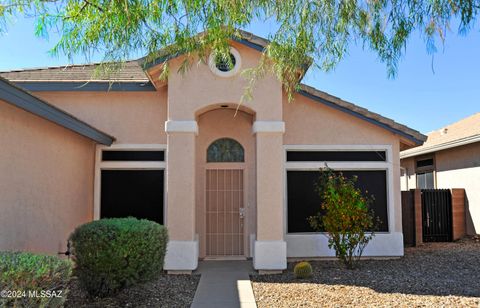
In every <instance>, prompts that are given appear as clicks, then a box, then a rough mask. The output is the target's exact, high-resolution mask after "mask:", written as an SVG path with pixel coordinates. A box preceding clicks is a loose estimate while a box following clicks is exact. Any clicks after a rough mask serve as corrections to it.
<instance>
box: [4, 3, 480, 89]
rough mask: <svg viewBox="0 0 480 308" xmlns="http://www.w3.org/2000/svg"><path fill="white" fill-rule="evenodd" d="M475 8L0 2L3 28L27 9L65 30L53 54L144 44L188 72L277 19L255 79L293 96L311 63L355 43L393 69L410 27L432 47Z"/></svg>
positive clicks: (109, 55)
mask: <svg viewBox="0 0 480 308" xmlns="http://www.w3.org/2000/svg"><path fill="white" fill-rule="evenodd" d="M479 11H480V0H368V1H360V0H358V1H357V0H274V1H267V0H0V32H1V31H2V30H5V29H6V26H7V20H8V18H9V16H12V15H15V14H25V15H31V16H34V17H35V18H36V20H37V27H36V34H37V35H40V36H41V35H47V34H48V33H49V31H53V30H57V29H58V30H59V31H60V33H61V38H60V40H59V41H58V43H57V44H56V45H55V47H54V48H53V50H52V52H53V53H54V54H55V53H57V54H58V53H64V54H66V55H67V56H69V57H72V56H73V55H77V54H83V55H86V56H88V55H90V54H91V53H101V54H103V55H104V61H106V62H109V63H121V62H122V61H124V60H126V59H129V58H131V56H132V55H134V54H138V52H139V51H142V52H145V53H146V54H147V55H148V57H147V58H149V59H154V58H157V56H158V51H159V50H161V49H164V48H166V47H168V51H169V52H171V53H178V52H181V53H183V54H185V55H187V57H185V59H186V60H185V63H184V65H183V66H182V67H183V68H184V69H187V68H188V67H189V65H190V64H192V63H191V62H192V60H191V59H193V58H195V57H192V56H194V55H198V56H199V58H200V59H201V60H205V59H206V55H207V54H209V53H210V52H211V51H214V52H216V53H218V54H219V55H221V56H222V57H224V58H225V59H226V61H230V58H229V57H228V42H229V40H230V39H231V38H237V39H241V36H242V32H241V31H239V30H237V29H239V28H245V27H247V26H248V25H250V24H251V23H252V22H254V21H270V22H272V23H273V24H275V25H276V26H277V27H276V29H275V30H274V31H272V32H271V33H270V34H269V35H268V39H269V40H270V42H271V43H270V44H268V45H267V47H266V48H265V50H264V57H262V61H260V65H259V66H258V67H257V68H256V69H254V70H251V71H250V72H249V73H250V76H251V80H252V82H253V81H254V80H255V79H256V78H259V77H261V76H263V74H265V73H266V72H267V70H269V71H270V72H273V73H274V74H275V75H276V76H277V77H278V78H279V80H280V81H281V82H282V83H283V85H284V87H285V89H286V90H287V93H288V94H290V96H291V94H292V93H293V91H294V90H295V87H296V86H297V85H298V82H299V79H300V78H301V76H302V73H301V68H302V67H304V66H305V64H306V63H308V64H313V66H314V67H316V68H319V69H322V70H330V69H331V68H333V67H334V66H335V65H336V64H337V63H338V62H339V61H340V60H341V59H342V58H343V57H344V56H345V54H346V53H347V52H348V49H349V46H350V45H351V44H352V43H357V44H362V45H363V47H364V48H367V49H370V50H372V51H373V52H375V53H376V54H377V55H378V58H379V59H380V60H381V61H382V62H384V63H385V64H386V67H387V72H388V74H389V75H390V76H393V75H395V73H396V71H397V64H398V62H399V59H400V57H401V55H402V53H403V52H404V49H405V47H406V44H407V41H408V39H409V37H410V36H411V35H412V33H413V32H415V31H418V32H419V33H420V34H421V35H422V36H423V38H424V39H425V42H426V45H427V48H428V50H429V51H434V50H435V44H436V42H437V41H438V40H440V41H442V40H443V39H444V38H445V34H446V32H447V31H448V30H449V29H450V24H451V23H452V22H455V23H457V22H458V24H459V26H458V27H459V29H458V31H459V32H460V33H466V32H468V31H469V30H471V29H472V28H474V27H475V26H476V24H475V23H476V17H477V15H478V13H479ZM199 32H201V35H197V34H198V33H199ZM310 62H311V63H310ZM108 67H111V66H108ZM166 67H167V66H166Z"/></svg>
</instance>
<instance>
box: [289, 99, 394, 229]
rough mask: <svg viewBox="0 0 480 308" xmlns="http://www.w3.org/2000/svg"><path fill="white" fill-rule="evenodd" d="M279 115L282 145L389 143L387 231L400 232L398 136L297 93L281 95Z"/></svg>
mask: <svg viewBox="0 0 480 308" xmlns="http://www.w3.org/2000/svg"><path fill="white" fill-rule="evenodd" d="M283 117H284V121H285V135H284V139H283V140H284V144H285V145H372V146H373V145H391V146H392V152H393V157H392V159H393V166H394V168H393V181H394V182H393V187H394V188H395V189H394V200H395V222H394V224H393V226H394V230H391V231H393V232H402V216H401V195H400V168H399V166H400V158H399V154H400V153H399V148H400V137H399V136H397V135H395V134H393V133H390V132H388V131H386V130H385V129H383V128H380V127H378V126H376V125H373V124H371V123H368V122H366V121H364V120H361V119H358V118H355V117H353V116H351V115H349V114H347V113H344V112H342V111H339V110H335V109H333V108H331V107H328V106H325V105H323V104H321V103H318V102H315V101H313V100H311V99H309V98H306V97H304V96H301V95H296V97H295V101H294V102H291V103H289V102H288V101H287V99H286V98H285V97H284V100H283ZM395 166H398V168H395Z"/></svg>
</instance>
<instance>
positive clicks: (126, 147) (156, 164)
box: [93, 144, 168, 225]
mask: <svg viewBox="0 0 480 308" xmlns="http://www.w3.org/2000/svg"><path fill="white" fill-rule="evenodd" d="M108 150H110V151H112V150H115V151H164V153H165V154H164V160H163V161H102V152H103V151H108ZM167 153H168V151H167V145H166V144H112V145H111V146H105V145H97V146H96V148H95V175H94V189H93V220H98V219H100V208H101V193H102V188H101V173H102V170H163V172H164V180H163V223H164V225H166V224H167V216H166V214H167V203H166V202H167V191H166V189H165V188H166V183H167V159H168V157H167V156H168V154H167Z"/></svg>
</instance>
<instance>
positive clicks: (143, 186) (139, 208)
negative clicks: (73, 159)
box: [100, 170, 164, 224]
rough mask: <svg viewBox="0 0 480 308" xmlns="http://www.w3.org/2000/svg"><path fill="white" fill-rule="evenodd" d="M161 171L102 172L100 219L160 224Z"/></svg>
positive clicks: (162, 173)
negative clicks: (122, 218) (141, 220)
mask: <svg viewBox="0 0 480 308" xmlns="http://www.w3.org/2000/svg"><path fill="white" fill-rule="evenodd" d="M163 176H164V172H163V170H102V171H101V196H100V217H101V218H111V217H129V216H132V217H136V218H139V219H140V218H143V219H148V220H152V221H155V222H158V223H160V224H163V182H164V178H163Z"/></svg>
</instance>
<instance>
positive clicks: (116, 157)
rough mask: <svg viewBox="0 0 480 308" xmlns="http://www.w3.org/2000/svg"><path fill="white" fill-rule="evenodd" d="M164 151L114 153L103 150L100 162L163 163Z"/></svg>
mask: <svg viewBox="0 0 480 308" xmlns="http://www.w3.org/2000/svg"><path fill="white" fill-rule="evenodd" d="M164 160H165V152H164V151H114V150H104V151H103V152H102V161H164Z"/></svg>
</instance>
